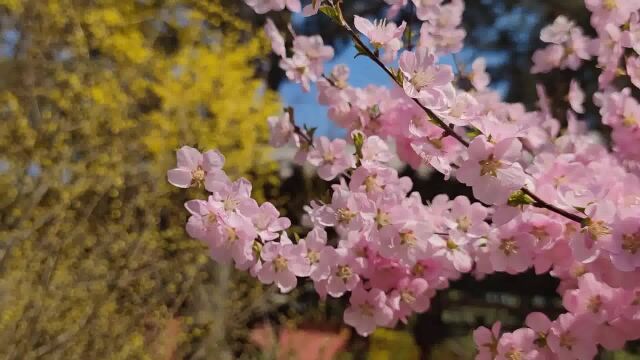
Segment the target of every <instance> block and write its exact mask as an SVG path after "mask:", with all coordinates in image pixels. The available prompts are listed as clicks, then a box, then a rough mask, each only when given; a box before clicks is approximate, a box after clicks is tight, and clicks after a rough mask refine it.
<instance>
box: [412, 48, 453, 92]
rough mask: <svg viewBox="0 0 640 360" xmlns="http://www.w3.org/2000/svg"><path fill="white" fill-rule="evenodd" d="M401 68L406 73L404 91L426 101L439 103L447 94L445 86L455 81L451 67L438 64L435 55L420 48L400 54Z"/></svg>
mask: <svg viewBox="0 0 640 360" xmlns="http://www.w3.org/2000/svg"><path fill="white" fill-rule="evenodd" d="M400 70H402V73H403V74H404V81H403V82H402V84H403V88H404V91H405V92H406V93H407V95H409V96H410V97H412V98H417V99H422V100H424V101H425V102H426V103H438V102H440V101H441V99H442V98H443V97H444V96H445V94H444V92H443V91H444V90H445V89H444V87H445V86H447V85H450V84H451V81H453V71H451V67H449V66H445V65H437V64H436V57H435V55H433V54H431V53H429V52H427V50H425V49H423V48H420V49H418V50H416V52H412V51H405V52H403V53H402V55H400Z"/></svg>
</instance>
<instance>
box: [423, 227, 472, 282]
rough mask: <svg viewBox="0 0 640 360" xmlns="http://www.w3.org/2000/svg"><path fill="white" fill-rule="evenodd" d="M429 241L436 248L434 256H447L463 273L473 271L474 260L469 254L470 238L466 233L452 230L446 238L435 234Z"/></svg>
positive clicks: (457, 269)
mask: <svg viewBox="0 0 640 360" xmlns="http://www.w3.org/2000/svg"><path fill="white" fill-rule="evenodd" d="M429 242H430V243H431V244H432V246H433V249H434V252H433V256H435V257H443V258H445V259H446V260H447V262H449V263H450V264H451V265H452V266H453V268H455V269H456V271H459V272H461V273H466V272H469V271H471V267H472V266H473V260H472V259H471V256H470V255H469V248H470V247H469V244H468V239H467V238H466V237H465V236H464V235H462V234H460V233H457V232H455V231H452V232H450V233H449V236H447V237H446V238H443V237H440V236H439V235H433V236H432V237H431V238H430V239H429Z"/></svg>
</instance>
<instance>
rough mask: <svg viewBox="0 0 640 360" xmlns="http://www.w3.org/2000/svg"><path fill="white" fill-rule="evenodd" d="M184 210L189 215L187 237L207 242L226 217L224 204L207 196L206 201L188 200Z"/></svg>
mask: <svg viewBox="0 0 640 360" xmlns="http://www.w3.org/2000/svg"><path fill="white" fill-rule="evenodd" d="M185 208H186V209H187V210H188V211H189V212H190V213H191V217H190V218H189V221H188V222H187V226H186V229H187V233H188V234H189V236H191V237H193V238H195V239H198V240H201V241H206V242H209V241H211V239H213V238H214V237H215V236H216V235H217V231H218V226H219V224H220V222H221V221H222V220H223V219H224V218H225V217H226V216H227V213H226V212H225V211H224V204H223V203H221V202H219V201H216V200H215V199H214V198H213V197H212V196H209V198H208V200H207V201H203V200H189V201H187V202H186V203H185Z"/></svg>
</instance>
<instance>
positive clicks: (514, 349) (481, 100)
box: [169, 0, 640, 359]
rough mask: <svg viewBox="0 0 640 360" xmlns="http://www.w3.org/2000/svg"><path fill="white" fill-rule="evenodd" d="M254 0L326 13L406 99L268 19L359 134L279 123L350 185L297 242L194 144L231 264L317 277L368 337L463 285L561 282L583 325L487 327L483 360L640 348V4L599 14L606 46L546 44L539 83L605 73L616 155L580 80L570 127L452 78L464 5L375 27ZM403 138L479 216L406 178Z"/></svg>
mask: <svg viewBox="0 0 640 360" xmlns="http://www.w3.org/2000/svg"><path fill="white" fill-rule="evenodd" d="M245 2H246V3H247V4H248V5H249V6H251V7H253V8H254V9H255V10H256V11H257V12H259V13H266V12H269V11H271V10H275V11H278V10H282V9H284V8H285V7H287V8H288V9H289V10H291V11H294V12H295V11H302V12H303V13H304V14H305V15H307V16H311V15H314V14H316V13H318V12H319V11H320V12H322V13H324V14H325V15H327V16H329V17H330V18H331V19H332V20H334V21H335V22H336V23H338V24H339V25H340V26H341V27H342V28H343V29H344V31H345V32H346V33H347V34H348V35H349V36H350V37H351V38H352V40H353V41H354V44H355V46H356V49H357V50H358V54H359V55H362V56H363V57H366V58H369V60H371V61H373V62H375V63H376V64H377V65H378V66H379V68H380V71H383V72H385V73H386V74H388V75H389V77H390V79H392V81H393V82H394V84H395V85H394V86H392V87H390V88H389V87H381V86H375V85H369V86H366V87H364V88H358V87H354V86H351V85H349V68H348V67H347V66H345V65H338V66H336V67H335V68H333V69H332V70H331V71H330V72H328V73H326V74H325V73H324V63H325V62H326V61H328V60H330V59H331V58H332V57H333V49H332V48H331V47H329V46H327V45H325V44H324V43H323V40H322V38H321V37H320V36H311V37H306V36H297V35H296V34H294V33H293V31H291V39H287V37H285V36H284V35H283V33H282V32H280V30H279V29H278V28H277V27H276V26H275V25H274V23H273V22H271V21H270V20H267V25H266V28H265V30H266V34H267V36H268V37H269V39H270V40H271V42H272V44H273V49H274V52H275V53H276V54H277V55H278V56H280V57H281V59H282V60H281V62H280V66H281V68H282V69H283V70H285V72H286V75H287V77H288V79H289V80H291V81H293V82H296V83H299V84H300V85H301V87H302V89H303V90H304V91H307V90H309V88H310V86H311V85H312V84H315V86H316V87H317V89H318V102H319V103H320V104H322V105H325V106H327V107H328V114H329V117H330V118H331V120H333V121H334V122H335V123H336V124H337V125H339V126H341V127H343V128H345V129H347V130H349V132H350V137H349V138H347V139H333V140H331V139H328V138H326V137H324V136H319V137H317V136H314V133H313V131H311V130H309V129H306V128H300V127H299V126H298V125H296V123H295V119H294V116H293V110H292V109H288V111H285V112H284V113H282V114H281V115H276V116H273V117H271V118H269V119H268V122H269V126H270V128H271V143H272V145H274V146H284V145H291V146H295V147H296V148H297V149H298V151H297V153H296V155H295V161H296V162H298V163H301V164H302V163H306V164H308V165H310V166H313V167H315V168H316V170H317V174H318V176H319V177H320V178H322V179H323V180H326V181H332V182H333V185H332V197H331V201H330V202H321V201H312V202H311V203H310V204H309V205H308V206H307V207H306V208H305V212H306V215H305V216H306V218H307V220H308V221H307V222H308V223H309V224H310V225H311V230H310V231H309V232H308V234H306V236H304V237H300V236H299V235H298V234H295V238H294V239H293V240H292V239H290V237H289V235H287V229H288V228H289V227H290V225H291V221H290V220H289V219H287V218H284V217H280V214H279V212H278V210H277V209H276V208H275V207H274V206H273V205H272V204H270V203H268V202H267V203H264V204H258V203H256V201H255V200H253V199H251V185H250V183H248V182H247V181H246V180H244V179H239V180H235V181H232V180H231V179H229V178H228V177H227V176H226V175H225V173H224V171H223V170H222V165H223V162H224V161H223V160H224V158H223V157H222V155H221V154H219V153H217V152H206V153H204V154H200V153H199V152H198V151H197V150H195V149H192V148H187V147H185V148H182V149H181V150H180V151H179V152H178V168H177V169H174V170H171V171H170V172H169V181H170V182H172V183H173V184H174V185H177V186H179V187H189V186H197V185H202V186H204V187H205V188H206V190H207V191H209V192H210V193H211V195H210V197H209V198H208V199H207V200H192V201H189V202H187V204H186V208H187V210H188V211H189V212H190V214H191V217H190V218H189V220H188V223H187V231H188V232H189V234H190V235H191V236H193V237H195V238H197V239H200V240H202V241H204V242H205V243H207V244H208V245H209V247H210V249H211V257H212V258H213V259H214V260H216V261H219V262H233V263H234V264H235V266H236V267H237V268H238V269H241V270H246V271H249V272H250V273H251V274H253V275H254V276H256V277H257V278H258V279H259V280H260V281H262V282H263V283H265V284H270V283H275V284H277V286H278V287H279V288H280V290H281V291H283V292H287V291H290V290H292V289H293V288H295V287H296V286H297V284H298V278H307V277H308V278H309V279H310V280H311V281H313V284H314V286H315V289H316V291H317V292H318V294H319V295H320V296H322V297H326V296H327V295H328V296H331V297H342V296H344V295H346V294H349V296H350V297H349V301H350V306H349V307H348V308H347V309H346V311H345V313H344V321H345V322H346V323H347V324H349V325H351V326H353V327H354V328H355V329H356V330H357V331H358V333H360V334H362V335H365V336H366V335H368V334H370V333H371V332H372V331H374V329H375V328H376V327H393V326H394V325H395V324H396V323H397V322H398V321H400V322H406V321H407V319H408V317H410V316H411V315H412V314H413V313H419V312H424V311H427V310H428V308H429V302H430V299H431V298H432V297H433V296H434V295H435V293H436V291H438V290H440V289H444V288H446V287H448V285H449V283H450V282H451V281H455V280H456V279H458V278H459V277H460V276H461V275H462V274H463V273H472V274H473V275H474V276H475V277H476V278H478V279H480V278H482V277H484V276H486V275H487V274H491V273H494V272H506V273H509V274H518V273H521V272H524V271H526V270H528V269H530V268H533V269H534V270H535V272H536V273H538V274H543V273H550V274H551V275H552V276H554V277H557V278H559V279H560V280H561V285H560V286H559V288H558V292H559V293H560V294H561V295H562V298H563V305H564V307H565V308H566V310H567V312H566V313H565V314H562V315H561V316H559V317H558V318H557V319H554V320H550V319H548V318H547V317H546V316H545V315H543V314H540V313H532V314H530V315H529V316H528V318H527V320H526V327H524V328H522V329H519V330H516V331H513V332H509V333H504V334H501V333H500V324H495V325H494V326H493V327H492V329H487V328H479V329H477V330H476V331H475V332H474V339H475V341H476V344H477V346H478V350H479V352H478V355H477V358H478V359H494V358H495V359H587V358H593V357H594V356H595V355H596V354H597V351H598V346H601V347H604V348H606V349H619V348H621V347H622V346H624V343H625V342H626V341H630V340H635V339H638V338H640V178H639V175H640V173H639V172H638V169H640V167H638V165H637V164H638V161H640V150H638V147H637V144H638V141H640V131H639V130H638V126H640V125H639V124H638V121H640V105H639V104H638V101H637V100H636V99H635V98H634V97H633V95H632V90H631V86H639V85H640V57H639V56H640V13H639V10H640V3H639V2H638V1H636V0H586V6H587V8H588V9H589V10H590V11H591V12H592V18H591V23H592V25H593V27H594V28H595V29H596V31H597V37H595V38H589V37H588V36H586V35H585V34H584V32H583V31H582V29H580V28H579V27H578V26H577V25H575V23H574V22H573V21H571V20H570V19H567V18H566V17H563V16H560V17H558V18H557V19H556V20H555V21H554V23H553V24H551V25H549V26H548V27H546V28H544V29H543V30H542V33H541V40H543V41H544V42H546V43H549V45H548V46H547V47H546V48H544V49H542V50H539V51H537V52H536V53H535V54H534V56H533V61H534V66H533V68H532V72H534V73H538V72H548V71H552V70H553V69H556V68H558V69H571V70H578V69H580V67H581V66H583V63H585V61H586V60H590V59H592V58H595V59H596V60H597V63H598V65H599V67H600V68H601V69H602V71H601V74H600V78H599V90H598V92H597V93H596V94H595V96H594V103H595V104H596V105H597V106H598V107H599V108H600V114H601V115H602V122H603V123H604V124H606V125H608V126H610V127H611V128H612V130H613V131H612V140H613V143H612V146H611V148H609V147H608V146H607V145H606V144H604V143H603V142H602V141H601V140H600V139H599V138H598V137H597V136H595V135H594V134H591V133H590V132H589V131H588V130H587V128H586V126H585V125H584V122H583V121H581V120H580V119H579V117H580V114H581V113H583V112H584V107H583V102H584V100H585V93H584V92H583V91H582V89H581V86H580V84H579V83H578V81H576V80H573V81H572V82H571V86H570V89H569V92H568V94H567V97H566V99H567V104H566V111H567V119H568V126H567V127H566V129H562V126H561V122H560V121H559V120H558V119H556V118H554V113H553V112H552V110H551V104H550V100H549V99H548V98H547V97H546V95H545V89H544V87H543V86H541V85H538V87H537V88H538V94H539V97H540V101H539V109H538V110H537V111H527V109H526V108H525V107H524V105H522V104H518V103H506V102H504V101H502V100H501V99H500V96H499V94H497V93H496V92H495V91H493V90H491V89H490V88H489V87H488V85H489V83H490V79H489V76H488V74H487V73H486V71H485V62H484V60H483V59H477V60H476V61H474V62H473V64H472V65H471V68H470V69H466V68H464V67H460V68H459V69H456V70H455V71H454V69H452V68H451V66H449V65H446V64H442V63H441V62H440V61H439V60H440V59H441V58H442V56H444V55H451V54H452V53H455V52H458V51H459V50H460V49H462V47H463V41H464V37H465V33H464V30H462V29H461V26H460V25H461V24H460V23H461V19H462V12H463V10H464V3H463V1H461V0H453V1H447V2H445V1H443V0H412V1H411V2H409V1H407V0H386V2H387V3H388V4H389V5H390V8H389V11H388V13H387V19H382V20H374V21H370V20H368V19H365V18H362V17H359V16H355V17H354V19H345V18H344V16H343V13H342V11H341V7H340V5H341V1H339V0H328V1H327V0H314V1H312V3H311V4H310V5H308V6H306V7H305V8H304V9H302V6H301V4H300V2H299V1H296V0H293V1H292V0H289V1H284V0H269V1H254V0H245ZM406 6H411V7H412V8H413V9H415V12H416V18H417V19H418V20H419V22H420V24H419V25H420V31H419V32H418V33H417V36H416V37H417V38H418V39H417V40H418V41H415V42H414V41H413V40H414V39H413V37H414V36H413V35H412V33H411V32H406V33H405V29H406V28H408V27H410V26H409V25H407V24H406V23H404V22H403V23H401V24H396V23H394V21H393V19H394V17H395V16H396V14H397V13H398V11H399V10H400V9H402V8H403V7H406ZM414 25H415V24H414ZM406 34H408V35H406ZM288 40H290V41H288ZM414 44H415V45H414ZM287 45H290V46H287ZM403 49H404V50H403ZM396 60H397V62H395V61H396ZM394 64H397V67H394ZM614 80H615V81H614ZM620 84H623V85H620ZM396 85H397V86H396ZM624 86H626V87H624ZM390 142H393V143H394V144H395V148H396V152H397V155H398V156H399V158H400V159H401V160H403V161H405V162H406V163H408V164H409V165H411V166H413V167H419V166H422V165H424V164H426V165H428V166H431V167H433V168H434V169H435V170H437V171H439V172H441V173H443V174H444V175H445V176H446V177H447V178H449V177H452V178H455V179H456V180H458V181H459V182H461V183H463V184H466V185H468V186H469V187H471V188H472V190H473V195H474V197H475V199H477V200H478V201H479V202H472V200H470V199H468V198H466V197H457V198H455V199H449V198H448V197H447V196H446V195H439V196H436V197H435V198H434V199H431V201H430V202H427V203H425V201H424V200H423V199H422V198H421V197H420V194H419V193H417V192H411V188H412V182H411V180H410V179H408V178H404V177H399V175H398V173H397V171H396V170H395V169H393V168H392V167H391V166H390V165H389V164H388V162H389V160H390V159H391V158H392V157H393V154H392V153H391V151H390V147H389V146H388V143H390ZM349 144H352V145H353V146H352V147H350V146H348V145H349ZM353 149H355V150H353ZM329 228H331V229H332V230H333V231H332V232H331V233H335V234H337V238H336V239H331V238H328V236H327V229H329ZM290 235H291V234H290Z"/></svg>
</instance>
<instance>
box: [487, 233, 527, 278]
mask: <svg viewBox="0 0 640 360" xmlns="http://www.w3.org/2000/svg"><path fill="white" fill-rule="evenodd" d="M487 246H488V248H489V252H490V258H491V264H492V265H493V268H494V269H495V270H496V271H504V272H507V273H509V274H517V273H521V272H523V271H525V270H526V269H527V268H529V266H531V264H532V262H533V252H534V246H535V238H534V237H533V236H532V235H531V234H529V233H524V232H521V231H520V229H519V227H518V225H517V224H513V223H509V224H507V225H504V226H502V227H501V228H500V229H498V230H495V231H494V232H493V233H492V234H491V235H490V236H489V240H488V245H487Z"/></svg>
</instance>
